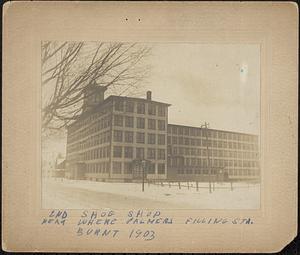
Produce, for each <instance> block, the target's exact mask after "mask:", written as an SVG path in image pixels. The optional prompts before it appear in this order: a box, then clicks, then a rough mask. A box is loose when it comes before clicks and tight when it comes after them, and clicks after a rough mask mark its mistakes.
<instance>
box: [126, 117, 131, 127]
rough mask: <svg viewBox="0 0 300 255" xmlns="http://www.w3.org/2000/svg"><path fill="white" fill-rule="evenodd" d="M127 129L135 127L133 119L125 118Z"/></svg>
mask: <svg viewBox="0 0 300 255" xmlns="http://www.w3.org/2000/svg"><path fill="white" fill-rule="evenodd" d="M125 127H133V117H130V116H126V117H125Z"/></svg>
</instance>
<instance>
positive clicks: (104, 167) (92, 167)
mask: <svg viewBox="0 0 300 255" xmlns="http://www.w3.org/2000/svg"><path fill="white" fill-rule="evenodd" d="M109 166H110V165H109V162H100V163H92V164H87V165H86V172H87V173H108V172H109Z"/></svg>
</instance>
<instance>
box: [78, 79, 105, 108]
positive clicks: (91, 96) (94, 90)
mask: <svg viewBox="0 0 300 255" xmlns="http://www.w3.org/2000/svg"><path fill="white" fill-rule="evenodd" d="M106 90H107V87H104V86H99V85H98V84H97V83H96V81H93V82H92V83H90V84H89V85H88V86H86V88H85V89H84V99H83V112H86V111H88V110H90V109H92V108H93V107H94V106H96V105H98V104H99V103H101V102H102V101H103V100H104V92H105V91H106Z"/></svg>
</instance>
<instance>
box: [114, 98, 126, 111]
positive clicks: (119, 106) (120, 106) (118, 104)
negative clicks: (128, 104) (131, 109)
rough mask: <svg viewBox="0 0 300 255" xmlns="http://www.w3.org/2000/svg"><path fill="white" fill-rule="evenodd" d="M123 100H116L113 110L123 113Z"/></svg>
mask: <svg viewBox="0 0 300 255" xmlns="http://www.w3.org/2000/svg"><path fill="white" fill-rule="evenodd" d="M123 103H124V102H123V100H121V99H117V100H116V101H115V110H116V111H121V112H122V111H123V110H124V108H123Z"/></svg>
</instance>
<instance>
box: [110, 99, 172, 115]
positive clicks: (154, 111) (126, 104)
mask: <svg viewBox="0 0 300 255" xmlns="http://www.w3.org/2000/svg"><path fill="white" fill-rule="evenodd" d="M147 106H148V107H147V108H148V114H149V115H158V116H161V117H164V116H166V106H164V105H155V104H153V103H148V104H147ZM114 110H115V111H119V112H124V111H125V112H136V113H138V114H145V112H146V104H145V103H143V102H137V103H135V102H133V101H124V100H123V99H121V98H119V99H116V100H115V104H114Z"/></svg>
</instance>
